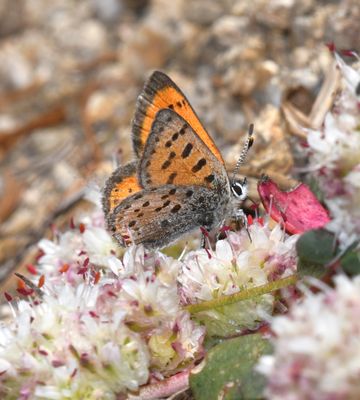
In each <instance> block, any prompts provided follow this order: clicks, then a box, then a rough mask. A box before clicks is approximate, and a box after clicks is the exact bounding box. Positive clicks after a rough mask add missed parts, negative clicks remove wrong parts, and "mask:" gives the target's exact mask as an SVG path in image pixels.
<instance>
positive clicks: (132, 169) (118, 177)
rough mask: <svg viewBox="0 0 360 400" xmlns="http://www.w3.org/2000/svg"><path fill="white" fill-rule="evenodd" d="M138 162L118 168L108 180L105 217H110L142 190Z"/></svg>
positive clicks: (104, 203)
mask: <svg viewBox="0 0 360 400" xmlns="http://www.w3.org/2000/svg"><path fill="white" fill-rule="evenodd" d="M137 164H138V163H137V161H133V162H131V163H129V164H127V165H125V166H123V167H119V168H117V169H116V170H115V171H114V172H113V173H112V174H111V176H110V178H109V179H108V180H107V182H106V184H105V189H104V195H103V199H102V201H103V208H104V212H105V215H109V214H110V213H112V211H113V210H114V209H115V207H117V206H118V205H119V204H120V203H121V202H122V201H123V200H124V199H125V198H126V197H129V196H131V195H133V194H134V193H136V192H139V191H140V190H142V187H141V186H140V185H139V182H138V177H137Z"/></svg>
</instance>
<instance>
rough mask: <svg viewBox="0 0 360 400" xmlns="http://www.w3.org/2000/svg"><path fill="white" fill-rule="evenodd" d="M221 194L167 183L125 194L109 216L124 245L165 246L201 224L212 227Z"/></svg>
mask: <svg viewBox="0 0 360 400" xmlns="http://www.w3.org/2000/svg"><path fill="white" fill-rule="evenodd" d="M218 206H219V198H218V197H217V195H216V193H215V192H214V191H213V190H210V189H207V188H201V187H200V188H199V187H196V186H188V187H178V186H175V185H165V186H162V187H158V188H155V189H148V190H146V189H145V190H142V191H140V192H139V193H137V194H135V195H133V196H130V197H128V198H126V199H125V200H124V201H123V202H122V203H121V204H120V205H119V206H117V207H116V208H115V209H114V211H113V213H112V214H110V215H109V217H108V225H109V228H110V230H111V231H112V233H113V236H114V237H115V239H116V240H117V241H118V242H119V243H120V244H121V245H122V246H129V245H131V244H140V243H142V244H144V245H145V246H146V247H148V248H158V247H164V246H166V245H168V244H169V243H171V242H172V241H174V240H176V239H177V238H178V237H179V236H181V235H182V234H184V233H186V232H190V231H192V230H194V229H196V228H198V227H199V226H206V227H208V228H211V227H212V225H213V223H214V211H215V209H216V208H217V207H218Z"/></svg>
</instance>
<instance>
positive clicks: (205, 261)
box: [178, 220, 298, 336]
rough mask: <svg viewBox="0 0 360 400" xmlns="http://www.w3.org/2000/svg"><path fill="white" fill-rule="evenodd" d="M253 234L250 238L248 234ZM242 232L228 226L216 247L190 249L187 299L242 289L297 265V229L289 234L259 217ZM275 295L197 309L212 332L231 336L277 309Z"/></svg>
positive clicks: (185, 269)
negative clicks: (294, 233) (291, 234)
mask: <svg viewBox="0 0 360 400" xmlns="http://www.w3.org/2000/svg"><path fill="white" fill-rule="evenodd" d="M249 235H250V237H251V240H250V238H249ZM249 235H248V233H247V232H246V231H245V230H242V231H241V232H240V233H233V232H229V233H228V237H227V239H225V240H219V241H218V242H217V243H216V250H215V252H213V253H212V254H208V253H207V252H206V251H205V250H198V251H193V252H190V253H188V254H187V255H186V256H185V258H184V260H183V265H182V268H181V272H180V275H179V278H178V280H179V282H180V284H181V286H180V295H181V298H182V300H183V303H184V304H188V303H190V304H194V303H198V302H201V301H205V300H212V299H216V298H218V297H220V296H223V295H228V294H233V293H237V292H240V291H241V290H243V289H248V288H252V287H256V286H260V285H264V284H266V283H268V282H269V281H273V280H275V279H279V278H281V277H285V276H288V275H290V274H292V273H294V272H295V271H296V262H297V258H296V253H295V243H296V240H297V238H298V235H293V236H290V237H289V236H287V235H286V234H285V233H284V231H283V230H282V228H281V226H280V224H278V225H276V226H275V227H274V228H273V229H270V228H269V227H268V226H267V224H265V225H263V223H262V221H261V220H260V222H259V220H255V223H253V224H252V225H250V226H249ZM273 305H274V297H273V295H272V294H265V295H262V296H259V297H256V298H253V299H249V300H246V301H241V302H238V303H235V304H232V305H226V306H223V307H219V308H217V309H215V310H214V309H212V310H210V311H203V312H201V313H198V314H196V318H197V319H198V320H199V321H201V322H202V323H204V324H205V325H206V328H207V332H208V333H210V334H212V335H219V336H228V335H233V334H236V333H239V332H241V331H243V330H244V329H255V328H256V327H257V326H258V325H259V322H260V321H263V319H264V316H266V315H268V314H271V313H272V308H273Z"/></svg>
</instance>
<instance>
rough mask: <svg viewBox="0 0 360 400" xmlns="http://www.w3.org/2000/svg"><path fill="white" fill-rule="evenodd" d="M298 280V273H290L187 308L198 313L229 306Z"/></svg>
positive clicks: (186, 308) (193, 312)
mask: <svg viewBox="0 0 360 400" xmlns="http://www.w3.org/2000/svg"><path fill="white" fill-rule="evenodd" d="M297 280H298V276H297V275H290V276H288V277H286V278H282V279H278V280H277V281H273V282H270V283H267V284H266V285H261V286H257V287H254V288H251V289H245V290H242V291H241V292H238V293H234V294H230V295H228V296H221V297H219V298H217V299H213V300H209V301H204V302H202V303H199V304H190V305H188V306H185V307H184V308H185V310H187V311H189V312H190V313H191V314H196V313H198V312H201V311H206V310H211V309H213V308H217V307H223V306H227V305H229V304H233V303H237V302H238V301H243V300H248V299H252V298H254V297H257V296H260V295H262V294H266V293H270V292H273V291H274V290H278V289H281V288H283V287H286V286H290V285H294V284H295V283H296V282H297Z"/></svg>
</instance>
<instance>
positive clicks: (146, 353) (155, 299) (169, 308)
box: [0, 208, 297, 400]
mask: <svg viewBox="0 0 360 400" xmlns="http://www.w3.org/2000/svg"><path fill="white" fill-rule="evenodd" d="M249 234H250V236H251V240H250V239H249V236H248V233H247V232H246V231H242V232H240V233H233V232H227V238H226V239H224V240H220V241H218V242H217V244H216V250H215V251H214V252H213V251H211V250H208V251H205V250H198V251H194V252H191V253H189V254H187V255H185V256H184V257H183V259H182V260H181V261H180V260H176V259H173V258H171V257H168V256H166V255H164V254H163V253H161V252H157V251H154V252H147V251H145V249H144V248H143V247H142V246H137V247H136V246H134V247H130V248H129V249H127V250H126V251H125V253H124V254H123V257H122V258H119V257H118V254H117V252H118V251H119V250H117V249H116V247H115V245H114V244H113V243H112V241H111V239H110V237H109V235H108V233H107V232H106V231H105V228H104V220H103V216H102V213H101V211H100V209H99V208H95V210H94V212H93V213H91V214H89V216H87V217H84V218H80V219H78V220H77V221H76V223H74V222H72V223H71V224H70V229H69V230H68V231H66V232H64V233H60V232H56V231H55V238H54V239H53V240H48V239H43V240H41V241H40V243H39V246H40V248H41V257H40V258H39V259H38V263H37V265H35V266H33V268H32V269H31V272H32V273H33V274H36V272H37V273H38V275H43V276H44V277H45V280H44V279H43V278H42V280H40V281H41V285H40V286H41V288H40V290H33V288H31V287H30V288H26V289H24V288H22V289H21V290H20V289H19V293H20V294H21V295H23V296H28V299H27V300H26V301H25V300H21V301H18V302H16V301H12V302H11V303H12V304H11V309H12V312H13V316H14V317H13V319H12V320H11V321H8V322H6V323H5V322H3V323H2V324H1V325H0V397H1V398H4V399H7V400H10V399H11V400H12V399H14V398H19V399H24V400H25V399H31V398H47V399H62V398H71V399H86V398H87V399H110V400H111V399H116V398H117V396H118V395H119V394H127V393H128V391H135V392H136V390H137V389H138V388H139V386H141V385H144V384H146V383H150V384H156V382H158V380H159V379H160V380H162V379H167V378H169V380H170V381H171V379H172V377H173V376H174V374H176V373H177V372H180V371H184V369H188V368H191V367H192V366H193V365H194V363H195V362H196V361H197V360H199V359H201V358H202V357H203V355H204V349H203V340H204V337H205V332H206V329H207V333H208V334H209V335H222V336H226V335H231V334H233V333H234V332H239V331H243V330H246V329H255V328H256V327H257V326H258V325H259V323H260V321H262V320H263V318H264V316H266V315H268V314H269V313H271V312H272V308H273V305H274V297H273V295H271V294H266V295H263V296H259V297H257V298H255V299H251V300H246V301H243V302H240V303H237V304H233V305H228V306H223V307H221V309H216V310H213V311H208V312H203V313H199V314H197V316H198V320H196V319H193V320H192V319H190V314H189V312H188V311H187V310H186V309H185V308H184V305H187V304H193V303H198V302H201V301H204V300H211V299H216V298H218V297H220V296H222V295H227V294H232V293H236V292H239V291H241V290H246V289H248V288H252V287H255V286H259V285H263V284H266V283H268V282H269V281H273V280H275V279H277V278H280V277H284V276H286V275H288V274H291V273H293V272H294V270H295V268H296V256H295V246H294V245H295V242H296V239H297V236H292V237H288V236H287V235H286V234H285V233H284V231H283V230H282V228H281V227H280V225H276V226H275V227H274V228H273V229H270V228H269V226H268V224H267V223H266V224H263V221H262V220H261V219H256V220H255V222H254V223H250V226H249ZM209 256H210V258H209ZM34 281H35V282H36V283H38V281H39V276H35V278H34ZM44 281H45V283H44ZM43 283H44V284H43ZM39 292H40V293H39ZM7 298H8V300H11V296H10V295H9V294H7ZM204 325H205V326H204ZM141 390H142V388H141ZM159 397H162V396H159Z"/></svg>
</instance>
